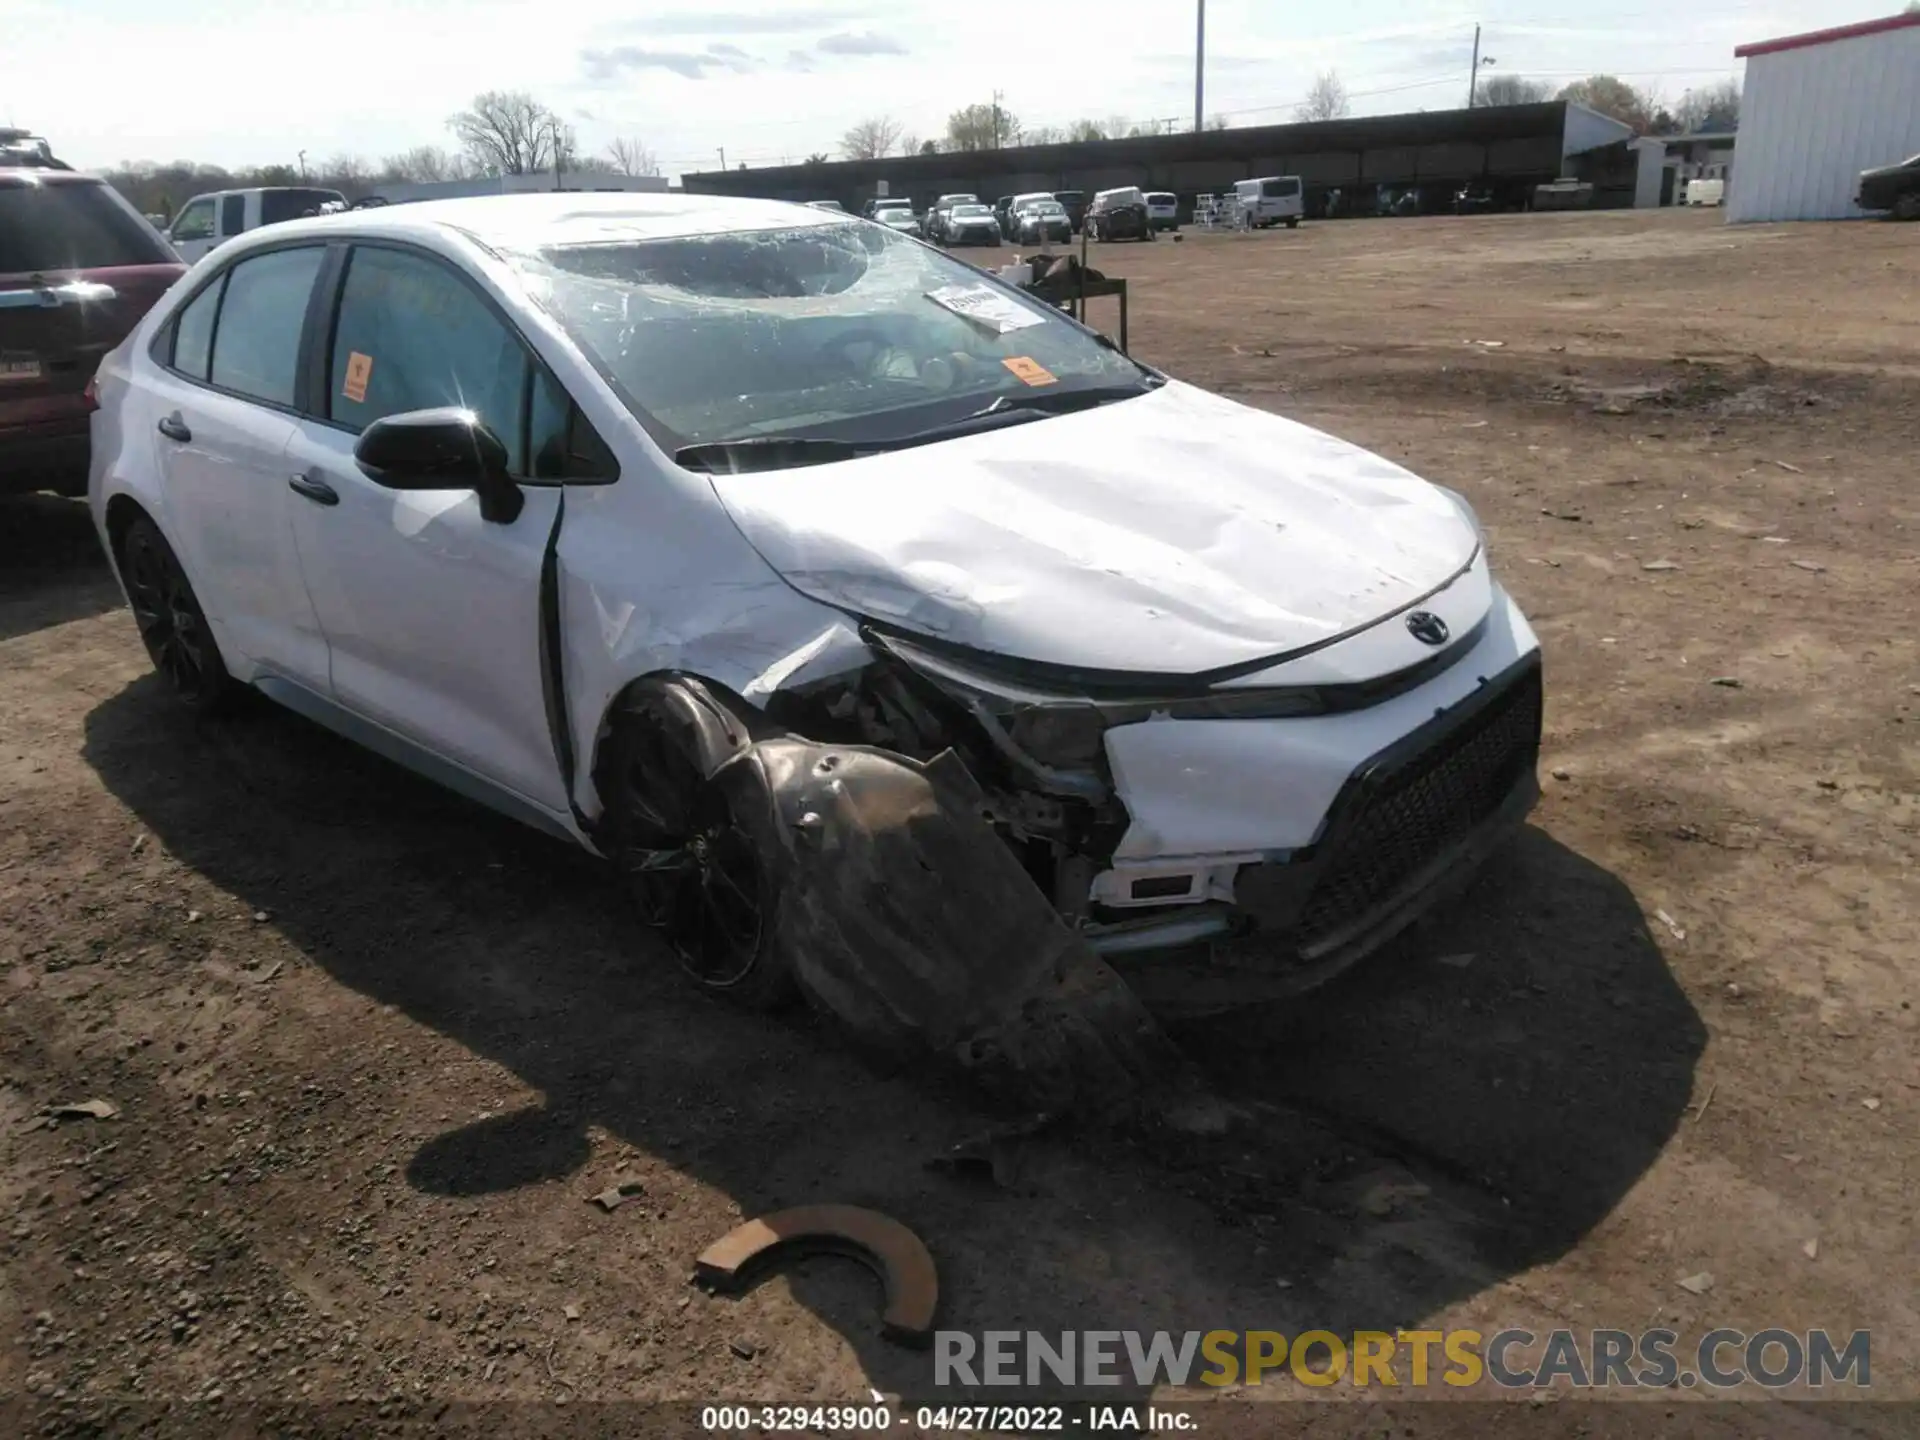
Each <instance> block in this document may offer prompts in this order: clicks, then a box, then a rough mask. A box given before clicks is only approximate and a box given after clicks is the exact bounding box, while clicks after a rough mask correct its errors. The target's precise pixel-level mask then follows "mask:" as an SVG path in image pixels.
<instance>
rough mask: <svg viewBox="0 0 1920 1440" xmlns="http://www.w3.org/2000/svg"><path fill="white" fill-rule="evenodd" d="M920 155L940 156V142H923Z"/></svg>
mask: <svg viewBox="0 0 1920 1440" xmlns="http://www.w3.org/2000/svg"><path fill="white" fill-rule="evenodd" d="M920 153H921V154H922V155H938V154H939V153H940V142H939V141H938V140H922V141H921V142H920Z"/></svg>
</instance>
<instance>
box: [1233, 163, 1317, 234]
mask: <svg viewBox="0 0 1920 1440" xmlns="http://www.w3.org/2000/svg"><path fill="white" fill-rule="evenodd" d="M1233 193H1234V195H1235V197H1236V198H1237V199H1238V200H1239V201H1240V210H1241V213H1242V214H1243V215H1245V216H1246V223H1247V227H1248V228H1249V229H1251V230H1264V229H1266V228H1267V227H1268V226H1269V225H1285V226H1286V227H1287V228H1288V229H1289V230H1294V229H1298V228H1299V225H1300V217H1301V216H1302V215H1304V214H1306V188H1305V187H1304V186H1303V185H1301V183H1300V177H1299V176H1298V175H1266V176H1262V177H1261V178H1260V179H1258V180H1236V181H1234V182H1233Z"/></svg>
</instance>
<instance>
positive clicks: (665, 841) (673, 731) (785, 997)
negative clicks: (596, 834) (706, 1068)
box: [594, 697, 798, 1011]
mask: <svg viewBox="0 0 1920 1440" xmlns="http://www.w3.org/2000/svg"><path fill="white" fill-rule="evenodd" d="M673 698H674V699H676V700H678V699H680V698H683V697H673ZM703 698H711V697H703ZM686 709H690V710H692V711H694V712H696V713H698V712H705V711H709V710H710V707H708V706H706V705H703V704H695V705H693V706H690V707H686ZM686 709H682V708H680V707H678V706H676V705H673V704H660V703H657V702H656V703H650V704H649V703H643V704H639V705H635V706H633V707H631V708H623V709H621V710H618V711H616V712H615V714H614V716H613V719H612V722H611V733H610V734H609V735H608V737H607V740H606V742H605V744H604V745H603V746H602V748H601V752H600V756H599V759H598V760H597V761H596V763H595V766H594V781H595V784H596V786H597V787H598V789H599V791H600V795H601V798H602V800H603V801H604V802H605V804H606V815H607V823H608V828H609V830H610V831H611V839H612V844H611V845H610V847H609V851H610V853H611V854H612V856H613V858H614V860H615V862H616V864H618V866H619V867H620V870H621V872H622V874H623V875H624V876H625V877H626V879H627V884H628V887H629V889H630V891H631V893H632V895H633V897H634V900H635V903H636V906H637V908H638V911H639V914H640V919H641V921H642V923H644V924H646V925H648V926H650V927H652V928H653V929H655V930H658V931H659V932H660V934H661V938H662V939H664V940H665V941H666V942H667V947H668V949H669V950H671V951H672V952H673V957H674V960H675V961H676V963H678V965H679V966H680V969H681V971H682V973H684V974H685V975H686V977H687V979H688V980H690V981H692V982H693V984H694V985H695V986H696V987H698V988H699V989H701V990H704V991H706V992H707V993H708V994H710V995H714V996H717V997H719V998H721V999H724V1000H727V1001H730V1002H732V1003H734V1004H737V1005H741V1006H744V1007H745V1008H747V1009H749V1010H760V1011H770V1010H778V1009H781V1008H783V1007H785V1006H786V1005H788V1004H789V1003H791V1002H792V1001H793V1000H794V998H795V997H796V996H797V994H798V991H797V989H796V987H795V985H794V980H793V975H792V972H791V970H790V968H789V966H788V964H787V961H786V957H785V955H784V953H783V952H782V951H781V950H780V949H779V947H778V946H777V945H776V944H775V938H776V937H775V933H774V925H775V916H776V913H777V906H778V902H779V886H778V880H777V863H778V858H779V856H778V847H777V843H776V841H775V839H774V836H773V832H772V802H771V799H770V798H769V797H767V796H766V795H765V787H764V785H763V783H762V782H761V778H760V772H759V769H758V767H757V766H755V765H753V763H752V761H751V760H737V761H734V762H731V763H729V762H726V761H724V760H723V761H721V762H720V764H719V766H718V768H717V769H710V768H709V767H712V766H713V765H714V763H715V756H714V754H713V749H712V747H711V746H703V745H702V744H701V743H700V741H699V738H698V737H697V736H696V735H695V734H694V733H693V732H692V729H691V728H690V727H688V726H686V725H684V724H682V723H680V722H681V721H682V720H683V719H684V715H685V713H686ZM735 723H737V722H735ZM742 728H743V729H744V727H742ZM703 772H704V773H703Z"/></svg>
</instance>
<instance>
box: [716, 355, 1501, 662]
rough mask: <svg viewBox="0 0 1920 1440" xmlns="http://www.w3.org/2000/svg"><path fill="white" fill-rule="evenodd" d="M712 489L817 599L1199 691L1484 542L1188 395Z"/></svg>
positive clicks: (1382, 607) (1447, 570)
mask: <svg viewBox="0 0 1920 1440" xmlns="http://www.w3.org/2000/svg"><path fill="white" fill-rule="evenodd" d="M714 486H715V489H716V490H717V491H718V493H719V495H720V498H721V500H722V501H723V502H724V503H725V505H726V506H727V508H728V510H729V511H730V512H731V513H732V515H733V516H734V518H735V520H736V522H737V523H738V524H739V525H740V527H741V529H742V530H743V531H744V533H745V534H746V536H747V538H748V539H749V540H750V541H751V542H752V543H753V545H754V546H755V547H756V548H757V549H758V550H759V552H760V553H761V555H762V556H764V557H765V558H766V560H767V562H768V563H769V564H770V565H772V566H773V567H774V569H776V570H777V571H779V572H780V574H781V575H782V576H784V577H785V578H786V580H787V581H788V582H789V583H790V584H792V585H793V586H794V587H795V588H796V589H798V590H800V591H801V592H803V593H804V594H807V595H809V596H812V597H813V598H815V599H817V600H821V601H824V602H826V603H827V604H830V605H835V606H838V607H840V608H842V609H845V610H849V611H852V612H854V613H855V614H858V615H863V616H867V617H870V618H872V619H875V620H880V621H883V622H886V623H888V624H890V625H893V626H896V627H899V628H901V629H904V630H907V631H911V632H913V633H916V634H919V635H923V636H929V637H932V638H935V639H940V640H947V641H951V642H954V643H956V644H961V645H966V646H970V647H972V648H975V649H978V650H984V651H990V652H993V653H996V654H1000V655H1005V656H1011V657H1016V658H1020V659H1026V660H1035V661H1040V662H1044V663H1048V664H1054V665H1064V666H1073V667H1075V668H1084V669H1092V670H1110V671H1135V672H1147V673H1157V674H1181V675H1186V674H1195V673H1199V672H1203V671H1210V670H1216V669H1219V668H1222V667H1225V666H1232V665H1240V664H1245V663H1247V662H1249V661H1254V660H1260V659H1264V658H1267V657H1272V656H1277V655H1282V654H1285V653H1287V652H1289V651H1293V650H1296V649H1299V648H1301V647H1303V646H1308V645H1314V644H1316V643H1319V642H1324V641H1327V640H1330V639H1334V638H1337V637H1338V636H1341V635H1343V634H1346V633H1348V632H1351V631H1353V630H1356V629H1360V628H1364V627H1365V626H1366V625H1368V624H1370V623H1372V622H1374V621H1376V620H1378V619H1380V618H1381V617H1383V616H1386V615H1389V614H1392V613H1393V612H1394V611H1396V610H1399V609H1401V608H1403V607H1405V606H1407V605H1409V604H1411V603H1413V602H1414V601H1416V600H1418V599H1419V598H1421V597H1422V596H1423V595H1426V594H1427V593H1429V592H1431V591H1432V590H1434V589H1435V588H1437V587H1438V586H1440V585H1443V584H1445V583H1446V582H1447V580H1449V579H1450V578H1451V577H1452V576H1453V575H1454V574H1455V573H1457V572H1458V571H1459V570H1460V569H1461V568H1462V567H1463V566H1465V565H1466V564H1467V562H1468V561H1469V560H1470V559H1471V558H1472V556H1473V553H1474V550H1475V547H1476V545H1477V544H1478V537H1477V536H1476V534H1475V531H1474V527H1473V526H1472V524H1471V523H1470V522H1469V521H1468V520H1467V519H1466V517H1465V516H1463V515H1462V514H1461V512H1460V511H1459V509H1458V508H1456V507H1455V505H1454V504H1453V502H1452V501H1451V500H1450V499H1449V498H1448V497H1447V496H1446V495H1445V494H1444V493H1442V492H1441V491H1440V490H1438V489H1436V488H1434V487H1433V486H1431V485H1429V484H1427V483H1426V482H1425V481H1423V480H1421V479H1420V478H1419V477H1417V476H1415V475H1413V474H1411V473H1410V472H1408V471H1406V470H1403V469H1401V468H1400V467H1399V466H1397V465H1394V464H1392V463H1391V462H1389V461H1387V460H1383V459H1381V458H1380V457H1379V456H1377V455H1374V454H1371V453H1369V452H1368V451H1365V450H1362V449H1360V448H1358V447H1357V446H1354V445H1349V444H1347V443H1345V442H1344V441H1340V440H1336V439H1334V438H1333V437H1332V436H1330V435H1326V434H1323V433H1321V432H1320V431H1317V430H1313V429H1310V428H1308V427H1307V426H1304V425H1298V424H1295V423H1293V422H1292V421H1289V420H1283V419H1281V418H1280V417H1278V416H1275V415H1270V414H1268V413H1266V412H1265V411H1261V410H1254V409H1251V408H1249V407H1247V406H1244V405H1240V404H1237V403H1235V402H1233V401H1231V400H1226V399H1222V398H1220V397H1219V396H1215V395H1210V394H1207V393H1206V392H1204V391H1201V390H1196V389H1194V388H1193V387H1191V386H1187V385H1182V384H1179V383H1178V382H1169V383H1168V384H1166V385H1164V386H1162V387H1161V388H1160V389H1158V390H1155V391H1153V392H1152V393H1150V394H1147V395H1143V396H1141V397H1139V398H1137V399H1133V400H1123V401H1119V402H1117V403H1114V404H1110V405H1104V406H1101V407H1099V408H1098V409H1094V410H1088V411H1081V412H1079V413H1076V414H1070V415H1062V416H1057V417H1051V418H1048V419H1044V420H1036V421H1033V422H1031V423H1028V424H1024V425H1013V426H1009V427H1007V428H1005V429H1002V430H994V431H988V432H986V433H984V434H979V435H971V436H965V437H962V438H959V439H955V440H948V441H943V442H938V443H934V444H930V445H924V446H919V447H916V448H912V449H907V450H901V451H895V452H890V453H887V454H882V455H874V456H869V457H865V458H862V459H858V460H850V461H845V462H842V463H839V464H832V465H817V466H809V467H804V468H799V469H790V470H777V471H762V472H759V473H749V474H741V475H723V476H716V477H715V478H714Z"/></svg>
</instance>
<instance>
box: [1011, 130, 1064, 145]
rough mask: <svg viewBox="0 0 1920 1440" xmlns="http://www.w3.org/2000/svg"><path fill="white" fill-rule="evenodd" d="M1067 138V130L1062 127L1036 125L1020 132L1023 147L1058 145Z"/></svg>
mask: <svg viewBox="0 0 1920 1440" xmlns="http://www.w3.org/2000/svg"><path fill="white" fill-rule="evenodd" d="M1066 138H1067V132H1066V129H1065V127H1063V126H1060V125H1036V126H1034V127H1033V128H1032V129H1031V130H1022V131H1021V132H1020V143H1021V144H1022V145H1058V144H1059V143H1060V142H1061V141H1063V140H1065V139H1066Z"/></svg>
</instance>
